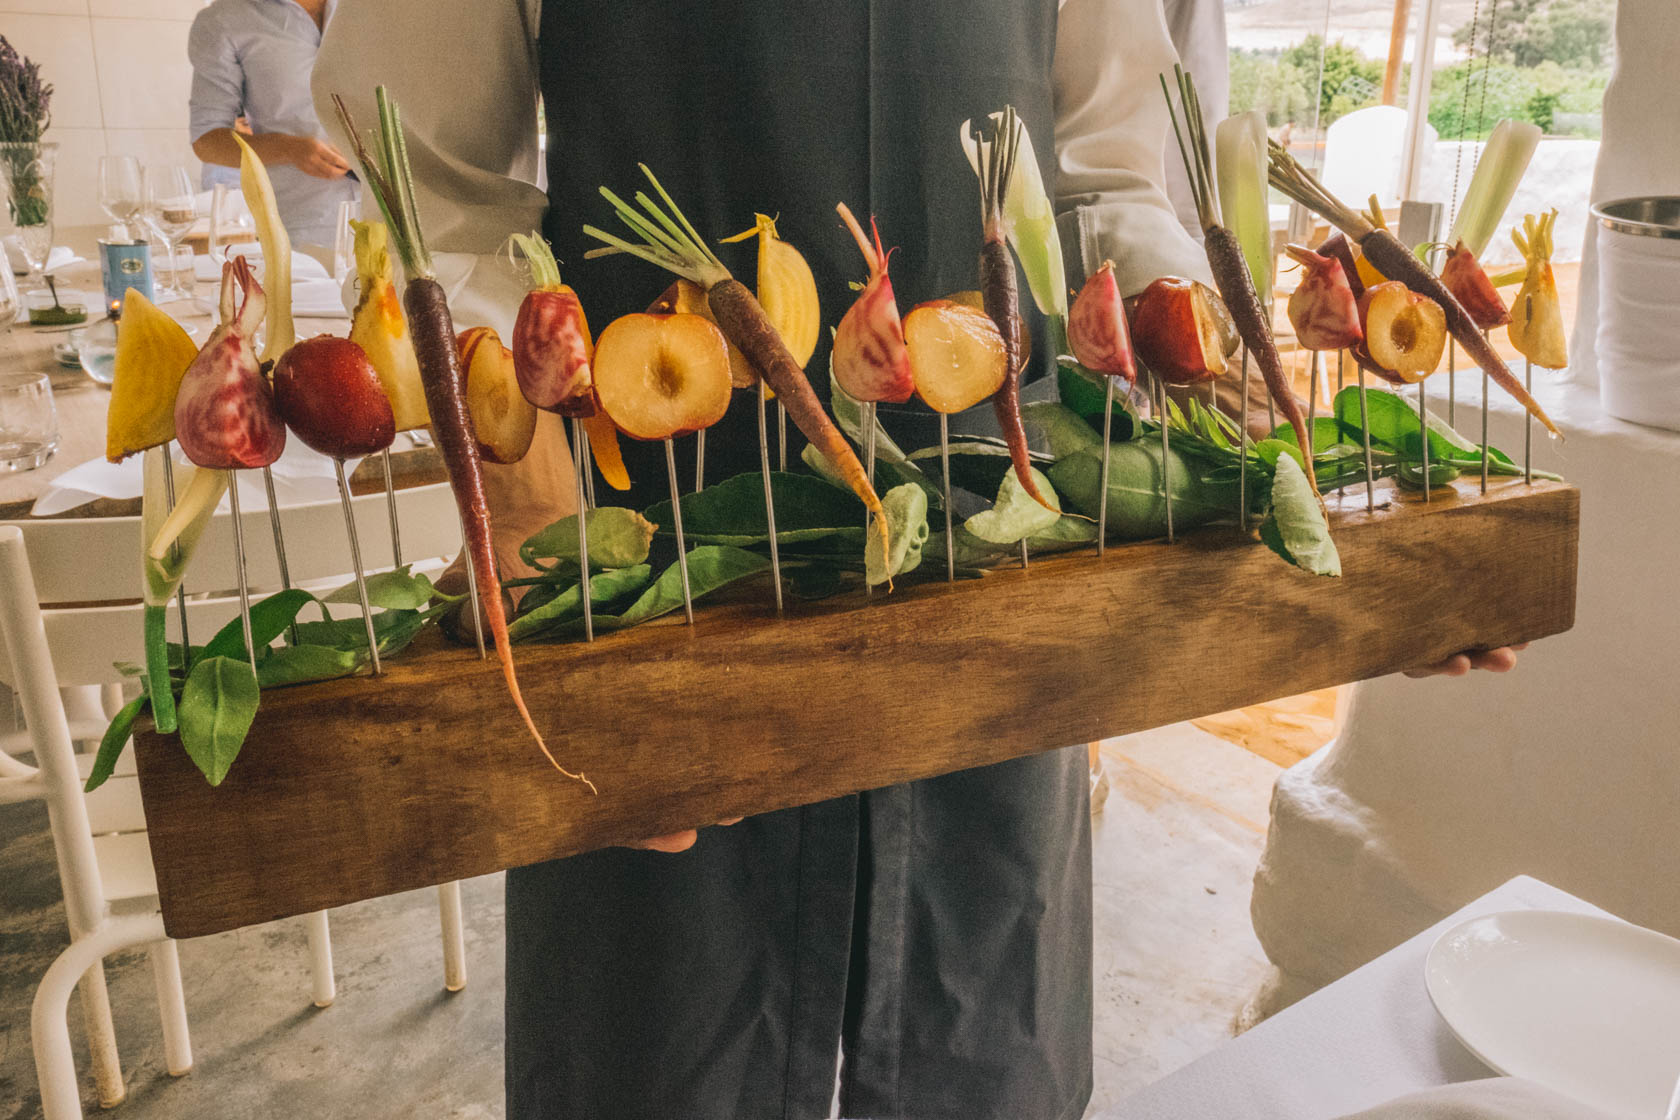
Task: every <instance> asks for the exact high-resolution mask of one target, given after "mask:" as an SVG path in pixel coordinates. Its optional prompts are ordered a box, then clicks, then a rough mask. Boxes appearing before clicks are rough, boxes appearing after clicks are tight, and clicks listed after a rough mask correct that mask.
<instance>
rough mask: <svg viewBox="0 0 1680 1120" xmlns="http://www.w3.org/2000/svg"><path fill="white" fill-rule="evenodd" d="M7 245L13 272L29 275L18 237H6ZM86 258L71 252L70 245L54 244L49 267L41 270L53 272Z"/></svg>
mask: <svg viewBox="0 0 1680 1120" xmlns="http://www.w3.org/2000/svg"><path fill="white" fill-rule="evenodd" d="M5 247H6V263H7V264H8V265H9V266H10V267H11V270H12V273H13V274H14V275H17V276H24V275H27V274H28V272H29V263H28V262H27V261H25V260H24V259H23V250H22V249H21V248H19V247H18V243H17V237H16V236H15V235H14V236H12V237H8V238H6V241H5ZM86 259H87V258H86V257H79V256H77V255H76V254H75V253H73V252H71V251H70V249H69V247H68V246H65V245H54V246H53V247H52V248H51V249H50V250H48V252H47V267H46V268H44V269H42V270H41V271H42V272H52V271H53V270H55V269H60V268H64V267H66V266H68V265H73V264H78V263H80V262H82V261H85V260H86Z"/></svg>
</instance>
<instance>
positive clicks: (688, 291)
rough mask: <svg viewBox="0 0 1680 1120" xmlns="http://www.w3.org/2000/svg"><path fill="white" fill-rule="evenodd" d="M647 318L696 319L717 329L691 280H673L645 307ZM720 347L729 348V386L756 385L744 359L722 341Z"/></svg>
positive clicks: (702, 295) (755, 374) (708, 306)
mask: <svg viewBox="0 0 1680 1120" xmlns="http://www.w3.org/2000/svg"><path fill="white" fill-rule="evenodd" d="M648 314H649V315H698V316H700V318H702V319H704V320H706V321H707V322H708V323H711V324H712V325H713V326H716V325H717V319H716V317H714V316H713V315H712V305H711V303H710V302H708V301H707V299H706V290H705V289H704V288H702V287H701V286H700V285H698V284H696V283H695V282H694V281H692V280H684V279H681V278H679V279H677V280H675V281H674V282H672V284H671V286H670V287H669V288H666V289H665V290H664V291H663V292H660V293H659V298H658V299H656V300H654V301H653V303H652V304H651V305H649V307H648ZM724 345H725V346H727V347H728V348H729V383H730V384H731V385H733V386H734V387H735V388H737V389H750V388H752V387H753V386H754V385H757V384H758V371H757V370H756V369H754V368H753V364H752V363H751V362H749V361H747V356H746V355H745V354H743V353H741V350H740V347H738V346H736V345H735V344H734V343H733V342H730V341H729V340H728V338H725V339H724Z"/></svg>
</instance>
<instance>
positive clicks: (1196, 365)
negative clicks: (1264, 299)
mask: <svg viewBox="0 0 1680 1120" xmlns="http://www.w3.org/2000/svg"><path fill="white" fill-rule="evenodd" d="M1218 299H1219V297H1218V295H1217V293H1215V292H1213V291H1212V290H1211V289H1209V288H1208V287H1207V285H1205V284H1198V283H1196V282H1195V281H1194V280H1186V279H1184V278H1183V277H1181V276H1163V277H1161V278H1160V279H1159V280H1156V281H1155V282H1154V283H1152V284H1150V285H1149V287H1147V288H1145V289H1144V290H1143V292H1142V293H1141V294H1140V295H1139V296H1138V298H1137V303H1136V304H1135V305H1134V306H1133V308H1132V323H1131V335H1132V346H1133V347H1134V348H1135V349H1136V350H1137V355H1138V357H1140V358H1142V359H1143V363H1144V364H1145V365H1146V366H1148V367H1149V368H1150V370H1152V371H1153V372H1154V373H1155V375H1156V376H1157V377H1160V378H1161V379H1162V380H1163V381H1166V382H1167V383H1169V384H1172V385H1194V384H1196V383H1198V382H1202V381H1211V380H1213V379H1214V378H1216V377H1219V376H1220V375H1222V374H1223V373H1225V371H1226V370H1227V369H1229V368H1230V367H1229V364H1228V363H1227V362H1226V361H1225V339H1224V332H1223V330H1222V329H1221V325H1220V319H1221V317H1222V315H1221V312H1222V310H1223V309H1222V308H1216V307H1215V303H1216V302H1217V301H1218Z"/></svg>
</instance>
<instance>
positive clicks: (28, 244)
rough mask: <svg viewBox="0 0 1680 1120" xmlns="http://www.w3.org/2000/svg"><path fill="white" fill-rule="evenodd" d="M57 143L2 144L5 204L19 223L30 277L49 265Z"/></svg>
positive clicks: (0, 165) (20, 244)
mask: <svg viewBox="0 0 1680 1120" xmlns="http://www.w3.org/2000/svg"><path fill="white" fill-rule="evenodd" d="M57 162H58V145H57V144H54V143H47V144H42V143H37V142H34V141H24V140H15V141H7V142H6V143H3V144H0V180H4V185H5V188H6V205H7V208H8V209H9V211H10V212H11V217H12V224H13V225H14V226H16V227H17V239H18V247H19V248H21V249H22V250H23V259H24V263H26V264H28V265H29V276H28V279H29V280H34V279H35V278H36V277H37V276H38V275H39V274H40V273H41V271H42V270H43V269H44V268H46V267H47V256H48V254H50V253H51V252H52V240H53V206H52V202H53V167H54V165H55V164H56V163H57Z"/></svg>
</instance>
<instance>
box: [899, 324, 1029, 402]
mask: <svg viewBox="0 0 1680 1120" xmlns="http://www.w3.org/2000/svg"><path fill="white" fill-rule="evenodd" d="M904 343H905V353H906V356H907V357H908V358H909V361H910V373H911V376H912V377H913V378H914V379H915V383H916V393H917V394H918V395H919V396H920V397H921V398H922V400H923V401H925V402H927V405H928V407H929V408H931V409H933V410H934V411H935V412H945V413H951V412H961V411H962V410H963V409H965V408H972V407H973V406H974V405H977V404H979V403H980V402H981V401H983V400H987V399H988V398H990V397H991V395H992V394H993V393H995V392H997V391H998V389H999V387H1000V386H1002V385H1003V378H1004V374H1005V373H1007V372H1008V364H1009V357H1008V354H1007V353H1006V352H1005V350H1004V346H1003V335H1002V334H1001V333H999V331H998V329H997V324H996V323H994V322H992V317H991V316H990V315H987V314H986V313H985V312H984V311H982V310H980V309H978V308H975V307H971V306H969V305H967V304H963V303H957V302H956V301H954V300H949V299H936V300H930V301H929V302H927V303H920V304H917V305H916V306H915V307H913V308H911V309H910V314H908V315H906V316H905V317H904Z"/></svg>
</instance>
